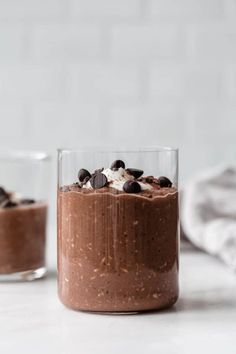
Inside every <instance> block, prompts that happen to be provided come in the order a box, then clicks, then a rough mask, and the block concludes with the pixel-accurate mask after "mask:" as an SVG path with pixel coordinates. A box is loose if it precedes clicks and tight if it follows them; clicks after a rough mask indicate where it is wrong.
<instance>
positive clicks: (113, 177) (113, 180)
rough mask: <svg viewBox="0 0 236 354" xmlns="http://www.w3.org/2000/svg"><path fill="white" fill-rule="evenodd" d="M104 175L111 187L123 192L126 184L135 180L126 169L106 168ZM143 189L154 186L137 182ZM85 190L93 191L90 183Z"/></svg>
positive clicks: (84, 186) (85, 186)
mask: <svg viewBox="0 0 236 354" xmlns="http://www.w3.org/2000/svg"><path fill="white" fill-rule="evenodd" d="M102 173H103V174H104V175H105V176H106V178H107V180H108V182H109V187H111V188H115V189H117V190H118V191H123V186H124V184H125V182H127V181H132V180H134V177H133V176H132V175H130V174H129V173H127V172H126V171H125V169H124V168H122V167H120V168H119V169H118V170H116V171H113V170H111V169H110V168H106V169H105V170H103V171H102ZM137 182H138V183H139V185H140V187H141V190H143V191H144V190H150V189H152V186H151V185H150V184H148V183H142V182H139V181H137ZM83 188H88V189H92V186H91V184H90V182H89V181H88V182H87V183H86V184H85V185H83Z"/></svg>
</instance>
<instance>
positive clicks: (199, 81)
mask: <svg viewBox="0 0 236 354" xmlns="http://www.w3.org/2000/svg"><path fill="white" fill-rule="evenodd" d="M235 63H236V0H119V1H117V0H34V1H32V0H21V1H19V0H0V120H1V129H0V149H1V148H8V147H14V148H32V149H46V150H48V151H50V152H53V151H55V149H56V148H57V147H58V146H62V145H64V146H65V145H68V146H78V145H84V144H86V145H87V144H90V143H91V144H95V145H98V144H99V143H101V144H106V145H112V144H115V145H130V144H134V145H148V144H150V145H153V144H157V145H160V144H163V145H164V144H165V145H178V146H180V148H181V178H182V180H183V181H184V180H186V179H188V178H189V177H191V176H192V175H193V174H194V173H195V172H196V171H198V170H200V169H203V168H206V167H207V166H210V165H214V164H217V163H220V162H222V161H229V162H235V157H236V153H235V150H236V103H235V98H236V64H235Z"/></svg>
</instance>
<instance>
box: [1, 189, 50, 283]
mask: <svg viewBox="0 0 236 354" xmlns="http://www.w3.org/2000/svg"><path fill="white" fill-rule="evenodd" d="M46 219H47V205H46V204H45V203H43V202H36V201H35V200H33V199H23V198H21V197H20V196H18V195H17V194H16V193H9V192H6V191H5V189H3V188H2V187H0V278H1V277H2V276H5V275H10V274H13V273H19V272H28V271H37V270H39V269H43V268H44V267H45V241H46ZM41 273H43V271H42V272H41ZM41 273H40V275H42V274H41ZM39 277H40V276H39ZM22 279H24V277H23V276H22ZM26 280H31V279H26Z"/></svg>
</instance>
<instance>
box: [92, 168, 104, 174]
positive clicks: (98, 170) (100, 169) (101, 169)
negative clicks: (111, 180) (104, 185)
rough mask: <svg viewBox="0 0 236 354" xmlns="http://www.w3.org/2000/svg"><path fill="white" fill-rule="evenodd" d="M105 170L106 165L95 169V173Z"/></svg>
mask: <svg viewBox="0 0 236 354" xmlns="http://www.w3.org/2000/svg"><path fill="white" fill-rule="evenodd" d="M103 170H104V167H102V168H99V169H97V170H95V171H94V173H99V172H102V171H103Z"/></svg>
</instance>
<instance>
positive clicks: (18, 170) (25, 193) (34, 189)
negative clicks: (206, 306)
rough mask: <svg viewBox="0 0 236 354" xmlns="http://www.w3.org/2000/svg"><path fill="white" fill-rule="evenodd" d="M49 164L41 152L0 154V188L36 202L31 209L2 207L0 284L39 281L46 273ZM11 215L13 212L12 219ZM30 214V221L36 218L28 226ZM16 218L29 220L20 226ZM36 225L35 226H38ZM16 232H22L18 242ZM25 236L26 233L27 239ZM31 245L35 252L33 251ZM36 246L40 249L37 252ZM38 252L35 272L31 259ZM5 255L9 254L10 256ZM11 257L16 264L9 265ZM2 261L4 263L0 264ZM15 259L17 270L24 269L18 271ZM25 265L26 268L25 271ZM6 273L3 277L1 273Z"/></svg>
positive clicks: (46, 156) (25, 206)
mask: <svg viewBox="0 0 236 354" xmlns="http://www.w3.org/2000/svg"><path fill="white" fill-rule="evenodd" d="M49 164H50V157H49V156H48V155H47V154H46V153H44V152H29V151H8V152H2V153H0V186H1V187H3V188H4V189H5V190H6V191H7V192H10V193H16V196H18V197H20V198H23V199H33V200H35V201H36V202H37V203H34V204H32V205H31V206H29V205H28V206H27V205H24V206H18V207H15V208H7V209H3V208H1V223H0V228H1V235H0V242H1V245H2V248H1V252H2V263H1V267H0V281H8V280H33V279H37V278H41V277H42V276H44V275H45V273H46V265H45V246H46V245H45V241H46V240H45V238H46V234H45V233H46V230H45V231H42V230H44V226H46V224H45V223H46V221H45V213H47V209H48V206H47V200H48V192H49V187H50V182H49V181H50V170H49ZM39 202H40V204H39ZM38 207H39V208H38ZM32 208H33V209H32ZM40 208H42V209H40ZM39 209H40V210H41V211H40V210H39ZM10 213H12V216H11V214H10ZM29 213H32V218H35V219H34V220H35V224H34V222H33V221H32V223H31V220H30V218H31V216H30V214H29ZM17 219H19V220H23V219H24V220H28V222H27V221H20V223H19V224H16V220H17ZM40 220H42V223H43V224H44V225H40V223H41V221H40ZM36 222H37V223H38V224H37V225H36ZM29 223H30V225H29ZM12 225H16V227H18V228H17V229H16V230H15V241H14V235H13V233H14V230H13V229H12V228H13V226H12ZM19 229H22V231H19ZM39 230H40V231H39ZM18 231H19V232H21V237H22V239H21V240H18V239H17V238H18V237H19V233H18ZM24 233H25V235H24ZM26 233H28V236H27V235H26ZM35 233H36V234H35ZM37 233H38V234H37ZM40 233H41V234H40ZM27 237H28V239H27ZM26 239H27V240H28V241H26ZM30 242H32V246H29V244H30ZM27 243H28V245H27ZM34 243H35V249H33V244H34ZM17 247H18V248H17ZM30 247H31V248H30ZM37 247H39V248H38V249H37ZM37 252H40V255H41V256H40V257H41V262H40V267H39V268H36V269H34V268H32V267H31V265H33V263H32V259H33V257H34V256H33V254H35V255H36V254H37ZM6 253H7V254H9V257H8V256H7V254H6ZM26 253H32V258H31V260H30V258H29V257H28V258H27V255H26ZM14 255H15V262H16V264H15V265H14V266H13V264H11V263H12V262H13V259H14ZM3 258H4V259H5V261H3ZM20 258H21V259H20ZM17 260H19V264H21V265H18V266H19V267H20V268H22V267H24V269H22V270H20V271H18V270H17V267H18V266H17ZM4 262H5V263H6V264H4ZM7 263H9V264H7ZM23 263H24V266H23ZM37 263H38V262H37ZM27 264H28V266H29V268H28V269H25V268H26V265H27ZM11 266H12V267H13V268H12V267H11ZM10 269H15V271H11V270H10ZM5 271H6V274H4V272H5Z"/></svg>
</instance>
